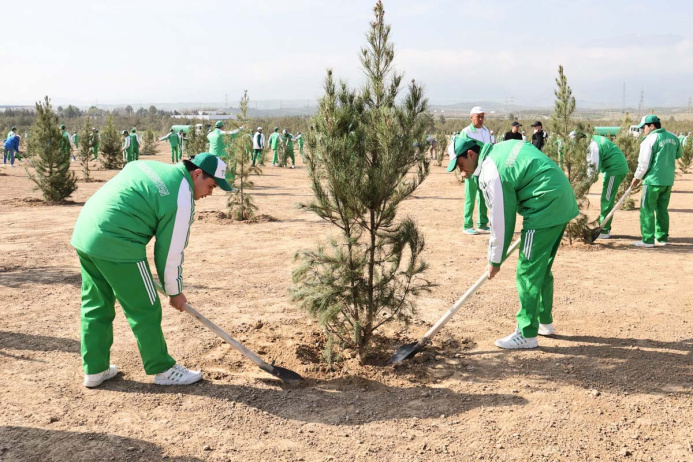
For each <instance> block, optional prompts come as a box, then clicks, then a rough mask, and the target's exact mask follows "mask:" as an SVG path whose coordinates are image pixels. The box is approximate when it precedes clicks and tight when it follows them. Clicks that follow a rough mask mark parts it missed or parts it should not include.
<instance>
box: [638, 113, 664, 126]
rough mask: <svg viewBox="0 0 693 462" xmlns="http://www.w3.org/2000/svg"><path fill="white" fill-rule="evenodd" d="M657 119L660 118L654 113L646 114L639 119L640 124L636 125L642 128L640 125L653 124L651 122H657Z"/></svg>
mask: <svg viewBox="0 0 693 462" xmlns="http://www.w3.org/2000/svg"><path fill="white" fill-rule="evenodd" d="M659 121H660V120H659V117H657V116H656V115H654V114H650V115H646V116H644V117H643V118H642V120H641V121H640V125H638V128H642V127H644V126H645V125H646V124H653V123H656V122H659Z"/></svg>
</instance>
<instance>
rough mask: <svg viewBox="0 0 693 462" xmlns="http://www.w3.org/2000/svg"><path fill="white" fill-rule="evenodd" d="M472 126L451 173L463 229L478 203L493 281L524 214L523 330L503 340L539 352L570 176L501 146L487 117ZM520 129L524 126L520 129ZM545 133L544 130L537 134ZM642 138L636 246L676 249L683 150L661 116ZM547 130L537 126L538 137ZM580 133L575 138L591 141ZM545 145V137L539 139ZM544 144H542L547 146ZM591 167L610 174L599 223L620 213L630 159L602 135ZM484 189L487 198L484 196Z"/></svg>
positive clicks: (456, 145) (458, 144)
mask: <svg viewBox="0 0 693 462" xmlns="http://www.w3.org/2000/svg"><path fill="white" fill-rule="evenodd" d="M470 117H471V120H472V123H471V124H470V125H469V126H468V127H466V128H465V129H463V130H462V131H461V132H460V134H459V135H458V136H455V137H454V138H453V142H452V143H451V145H450V147H449V149H448V154H449V156H450V162H449V164H448V168H447V171H448V172H452V171H454V170H456V169H458V170H459V171H460V173H461V175H462V177H463V178H464V179H465V207H464V229H463V231H464V232H465V233H466V234H478V231H477V230H475V229H474V228H473V222H472V213H473V210H474V204H475V201H476V204H477V206H478V209H479V210H478V222H477V224H478V227H479V229H481V230H484V231H488V232H490V237H489V250H488V277H489V279H491V278H493V277H494V276H495V275H496V274H497V273H498V271H500V267H501V264H502V263H503V261H504V260H505V259H506V258H507V256H508V255H507V252H508V248H509V247H510V242H511V240H512V237H513V233H514V231H515V219H516V216H517V214H519V215H522V217H523V223H522V231H521V235H520V246H519V248H520V257H519V260H518V264H517V274H516V284H517V291H518V295H519V299H520V310H519V312H518V313H517V315H516V319H517V326H516V329H515V331H514V332H512V333H511V334H510V335H508V336H507V337H504V338H501V339H498V340H496V342H495V344H496V346H498V347H500V348H506V349H517V348H536V347H537V346H538V342H537V335H552V334H553V333H554V332H555V328H554V325H553V316H552V309H553V274H552V272H551V267H552V265H553V263H554V259H555V257H556V253H557V251H558V248H559V246H560V243H561V239H562V237H563V234H564V232H565V229H566V225H567V224H568V222H570V221H571V220H572V219H573V218H575V217H576V216H577V215H578V213H579V210H578V206H577V202H576V199H575V195H574V193H573V189H572V187H571V185H570V182H569V181H568V178H567V177H566V175H565V173H564V172H563V170H562V169H561V168H560V167H559V166H558V165H557V164H556V163H555V162H554V161H553V160H551V159H550V158H549V157H548V156H546V155H545V154H543V153H542V152H541V150H540V149H539V148H538V147H537V145H536V144H535V143H534V142H533V143H529V142H526V141H523V140H521V139H518V138H517V137H516V136H515V137H514V138H511V139H510V140H509V141H504V142H500V143H497V144H494V143H493V142H492V141H491V137H490V131H489V130H488V129H487V128H486V127H484V126H483V118H484V114H483V110H482V109H481V108H480V107H475V108H474V109H472V111H471V114H470ZM513 125H514V126H513V128H514V129H515V132H514V133H517V129H516V128H515V127H519V124H517V125H515V124H513ZM537 128H539V130H537ZM638 128H640V129H641V130H642V131H643V132H642V133H643V135H644V137H643V139H642V141H641V144H640V152H639V157H638V167H637V170H636V171H635V173H634V178H633V181H632V183H631V186H633V187H637V186H638V185H640V184H641V183H642V184H643V191H642V198H641V203H640V231H641V234H642V240H640V241H638V242H635V243H634V245H635V246H637V247H645V248H649V247H654V246H655V245H661V246H666V245H668V242H669V213H668V210H667V209H668V205H669V199H670V197H671V188H672V186H673V184H674V172H675V168H676V159H678V158H680V157H681V156H682V143H681V141H680V140H679V139H678V138H677V137H676V135H674V134H673V133H670V132H668V131H666V130H665V129H663V128H662V125H661V122H660V120H659V118H658V117H657V116H656V115H648V116H645V117H643V118H642V121H641V123H640V125H638ZM540 130H541V124H539V126H538V127H536V126H535V135H537V133H539V131H540ZM585 136H588V135H587V134H584V133H576V132H573V134H571V137H585ZM537 137H541V138H542V141H543V134H539V135H538V136H537ZM542 145H543V144H542ZM585 154H586V155H587V156H588V161H589V165H590V168H591V169H598V170H599V171H600V172H601V173H602V174H603V186H602V197H601V210H600V222H601V221H603V220H604V218H605V217H606V215H608V213H609V212H610V211H611V210H612V209H613V206H614V199H615V196H616V192H617V191H618V187H619V185H620V184H621V182H622V181H623V179H624V178H625V176H626V175H627V174H628V164H627V162H626V159H625V156H624V154H623V152H621V150H620V149H619V148H618V146H616V145H615V144H614V143H613V142H611V141H610V140H609V139H607V138H605V137H603V136H597V135H594V136H592V140H591V142H590V145H589V153H585ZM479 190H480V191H481V194H478V192H479ZM610 229H611V223H603V224H602V234H600V236H599V237H600V238H602V239H608V238H610V237H611V234H610Z"/></svg>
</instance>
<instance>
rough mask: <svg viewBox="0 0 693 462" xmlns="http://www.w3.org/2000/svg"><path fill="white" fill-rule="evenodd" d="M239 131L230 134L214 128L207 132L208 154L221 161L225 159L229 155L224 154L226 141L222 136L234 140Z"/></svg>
mask: <svg viewBox="0 0 693 462" xmlns="http://www.w3.org/2000/svg"><path fill="white" fill-rule="evenodd" d="M240 131H241V129H240V128H239V129H236V130H233V131H230V132H227V131H223V130H221V129H220V128H215V129H214V130H212V131H211V132H209V135H207V139H208V140H209V152H211V153H212V154H214V155H216V156H217V157H221V158H222V159H227V158H228V157H229V154H228V153H227V152H226V140H225V139H224V135H228V136H229V138H235V137H236V136H237V135H238V132H240Z"/></svg>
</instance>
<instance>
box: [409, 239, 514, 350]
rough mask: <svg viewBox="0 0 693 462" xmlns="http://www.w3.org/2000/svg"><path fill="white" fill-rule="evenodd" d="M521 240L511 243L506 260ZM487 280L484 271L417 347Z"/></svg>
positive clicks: (425, 342) (429, 337)
mask: <svg viewBox="0 0 693 462" xmlns="http://www.w3.org/2000/svg"><path fill="white" fill-rule="evenodd" d="M521 239H522V238H518V239H517V240H516V241H515V242H513V244H512V245H511V246H510V248H509V249H508V252H507V253H506V255H505V257H506V258H508V257H509V256H510V254H512V253H513V252H514V251H515V249H517V248H518V247H519V245H520V240H521ZM487 280H488V271H485V272H484V274H482V275H481V277H480V278H479V279H477V281H476V282H475V283H474V285H473V286H471V287H470V288H469V289H467V291H466V292H465V293H464V294H463V295H462V296H461V297H460V298H459V299H458V300H457V301H456V302H455V304H454V305H452V308H450V309H449V310H448V311H447V313H445V314H444V315H443V317H442V318H440V319H439V320H438V322H437V323H435V325H434V326H433V327H431V328H430V329H429V331H428V332H426V335H424V336H423V337H422V338H421V340H419V346H423V345H425V344H427V343H428V342H429V341H430V340H431V338H433V336H434V335H436V334H437V333H438V331H439V330H440V329H441V328H442V327H443V326H444V325H445V324H446V323H447V322H448V321H449V320H450V318H451V317H453V315H454V314H455V313H457V310H459V309H460V308H461V307H462V305H464V302H466V301H467V299H469V297H471V296H472V295H474V292H476V291H477V289H478V288H479V287H481V286H482V285H483V284H484V282H486V281H487Z"/></svg>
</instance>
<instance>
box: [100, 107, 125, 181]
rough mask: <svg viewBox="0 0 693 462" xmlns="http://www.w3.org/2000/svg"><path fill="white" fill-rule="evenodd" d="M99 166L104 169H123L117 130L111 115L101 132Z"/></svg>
mask: <svg viewBox="0 0 693 462" xmlns="http://www.w3.org/2000/svg"><path fill="white" fill-rule="evenodd" d="M101 153H102V154H103V156H102V157H101V164H102V165H103V167H104V168H106V169H116V168H123V151H122V150H121V139H120V134H119V133H118V129H117V128H116V126H115V123H114V122H113V115H109V116H108V119H107V120H106V125H105V126H104V128H103V131H102V132H101Z"/></svg>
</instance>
